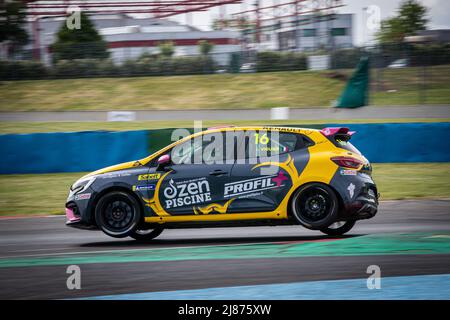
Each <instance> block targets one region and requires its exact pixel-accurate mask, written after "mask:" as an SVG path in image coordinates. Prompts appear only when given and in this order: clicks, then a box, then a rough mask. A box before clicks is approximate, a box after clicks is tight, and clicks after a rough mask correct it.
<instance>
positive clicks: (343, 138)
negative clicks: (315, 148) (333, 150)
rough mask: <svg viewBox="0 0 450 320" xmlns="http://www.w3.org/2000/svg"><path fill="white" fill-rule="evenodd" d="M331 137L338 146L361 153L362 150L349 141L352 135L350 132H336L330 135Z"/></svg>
mask: <svg viewBox="0 0 450 320" xmlns="http://www.w3.org/2000/svg"><path fill="white" fill-rule="evenodd" d="M329 139H330V140H331V142H333V144H334V145H335V146H336V147H338V148H341V149H345V150H347V151H350V152H353V153H356V154H361V152H360V151H359V150H358V149H356V147H355V146H354V145H353V144H351V142H350V141H349V140H350V136H349V135H348V134H336V135H334V136H332V137H329Z"/></svg>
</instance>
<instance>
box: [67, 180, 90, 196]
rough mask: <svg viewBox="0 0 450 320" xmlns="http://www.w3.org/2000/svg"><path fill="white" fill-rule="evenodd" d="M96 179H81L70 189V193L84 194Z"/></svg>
mask: <svg viewBox="0 0 450 320" xmlns="http://www.w3.org/2000/svg"><path fill="white" fill-rule="evenodd" d="M95 179H96V177H88V178H84V179H80V180H78V181H77V182H75V183H74V184H73V185H72V186H71V187H70V191H72V193H73V194H76V193H80V192H83V191H85V190H86V189H87V188H89V186H90V185H91V184H92V183H93V182H94V181H95Z"/></svg>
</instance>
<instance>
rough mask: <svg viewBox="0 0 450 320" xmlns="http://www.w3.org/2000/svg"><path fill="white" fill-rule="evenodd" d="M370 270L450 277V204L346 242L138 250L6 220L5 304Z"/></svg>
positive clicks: (279, 231)
mask: <svg viewBox="0 0 450 320" xmlns="http://www.w3.org/2000/svg"><path fill="white" fill-rule="evenodd" d="M389 239H391V240H389ZM389 241H390V242H389ZM375 242H377V243H378V244H374V243H375ZM292 248H294V249H295V250H294V251H292V252H291V251H289V250H291V249H292ZM308 248H309V249H308ZM314 248H315V249H314ZM259 250H263V251H261V252H262V253H261V254H258V252H259ZM314 250H316V251H314ZM77 259H80V260H77ZM96 259H97V260H96ZM74 262H76V263H74ZM70 264H77V265H79V266H80V268H81V272H82V275H81V283H82V288H81V290H68V289H67V286H66V280H67V277H68V276H69V275H68V274H67V273H66V270H67V267H68V265H70ZM369 265H378V266H380V268H381V270H382V276H383V277H397V276H418V275H448V274H450V200H417V201H386V202H382V203H381V205H380V210H379V213H378V214H377V215H376V216H375V217H374V218H373V219H370V220H364V221H360V222H359V223H358V224H357V225H356V227H355V228H354V229H353V230H352V231H351V232H350V233H349V236H347V237H343V238H340V239H336V238H333V237H327V236H324V235H322V234H321V233H319V232H315V231H310V230H306V229H304V228H302V227H300V226H298V227H297V226H280V227H248V228H211V229H179V230H165V231H164V232H163V233H162V234H161V235H160V236H159V237H158V238H157V239H155V240H154V241H152V242H150V243H138V242H136V241H134V240H130V239H128V238H126V239H113V238H109V237H107V236H105V235H103V234H102V233H101V232H95V231H82V230H76V229H71V228H67V227H65V225H64V218H63V217H41V218H2V219H0V299H67V298H69V299H70V298H82V297H96V296H105V295H117V294H134V293H146V292H147V293H148V292H150V293H154V292H162V293H164V292H172V291H173V292H175V293H174V295H173V298H176V292H180V290H196V289H201V290H208V288H225V289H224V290H225V291H224V292H234V291H233V290H235V289H231V287H240V286H255V285H268V284H281V285H283V284H293V283H303V282H310V281H324V280H345V279H363V278H367V276H368V275H367V273H366V271H367V267H368V266H369ZM392 279H394V278H392ZM417 279H418V278H417ZM446 279H447V278H446ZM408 281H409V280H408ZM427 281H428V280H427ZM439 281H440V282H442V280H439ZM410 282H411V281H410ZM421 286H422V288H423V287H424V286H423V284H421ZM447 286H450V284H448V283H447ZM227 288H230V289H229V290H228V291H227ZM270 288H272V289H270V290H274V291H273V292H274V293H273V294H274V295H275V294H276V292H278V291H277V290H278V289H276V288H275V287H270ZM283 288H285V287H283ZM425 289H426V286H425ZM444 289H445V288H444ZM284 290H285V289H284ZM433 290H434V292H436V290H437V291H439V290H442V287H441V288H438V289H433V288H428V291H430V292H431V291H433ZM222 291H223V290H222ZM366 291H368V290H366ZM247 292H249V293H248V296H246V295H245V293H244V295H243V297H244V298H248V299H251V298H252V296H249V294H250V292H251V291H247ZM287 294H289V293H287ZM447 294H448V293H447ZM119 297H121V298H124V296H119ZM163 297H164V298H169V299H170V298H171V297H172V296H171V295H170V294H169V295H165V296H163ZM187 297H188V298H192V297H193V296H192V295H191V296H187ZM199 297H201V295H199ZM207 297H208V298H211V299H214V298H215V297H214V295H213V294H212V293H210V292H208V296H207ZM220 297H222V298H223V297H224V296H220ZM226 297H227V296H225V298H226ZM241 297H242V293H241ZM322 297H323V298H327V296H326V293H325V292H323V296H322ZM125 298H126V297H125ZM194 298H195V296H194ZM216 298H217V297H216ZM228 298H232V297H228ZM259 298H261V297H259ZM263 298H270V293H266V296H263ZM286 298H289V297H288V296H287V297H286ZM350 298H351V297H350ZM353 298H355V299H358V298H362V297H358V296H353ZM442 298H446V299H450V297H449V296H443V297H442Z"/></svg>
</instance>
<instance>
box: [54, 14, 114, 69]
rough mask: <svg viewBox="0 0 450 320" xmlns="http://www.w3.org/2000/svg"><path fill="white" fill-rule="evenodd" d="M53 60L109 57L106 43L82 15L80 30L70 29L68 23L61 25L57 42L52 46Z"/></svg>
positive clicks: (85, 16) (86, 17)
mask: <svg viewBox="0 0 450 320" xmlns="http://www.w3.org/2000/svg"><path fill="white" fill-rule="evenodd" d="M52 50H53V54H54V55H53V59H54V61H58V60H72V59H105V58H108V57H109V52H108V48H107V44H106V42H105V41H104V40H103V38H102V36H101V35H100V34H99V33H98V32H97V30H96V29H95V27H94V24H93V23H92V22H91V20H90V19H89V18H88V16H87V15H85V14H83V13H81V14H80V28H79V29H76V28H73V29H69V28H68V27H67V24H66V21H64V22H63V24H62V25H61V27H60V29H59V31H58V33H57V40H56V42H55V43H54V44H53V45H52Z"/></svg>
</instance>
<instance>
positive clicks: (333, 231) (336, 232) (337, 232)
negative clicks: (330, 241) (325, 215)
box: [320, 221, 356, 236]
mask: <svg viewBox="0 0 450 320" xmlns="http://www.w3.org/2000/svg"><path fill="white" fill-rule="evenodd" d="M339 222H343V223H344V224H342V225H340V226H338V227H334V226H333V225H334V224H338V223H339ZM355 223H356V221H345V222H344V221H338V222H335V223H332V224H331V225H330V226H328V227H326V228H323V229H320V231H321V232H323V233H325V234H327V235H329V236H342V235H343V234H345V233H347V232H349V231H350V230H351V229H352V228H353V226H354V225H355Z"/></svg>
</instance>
